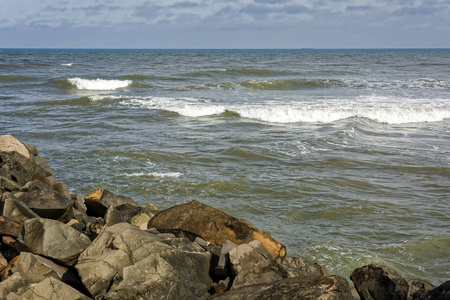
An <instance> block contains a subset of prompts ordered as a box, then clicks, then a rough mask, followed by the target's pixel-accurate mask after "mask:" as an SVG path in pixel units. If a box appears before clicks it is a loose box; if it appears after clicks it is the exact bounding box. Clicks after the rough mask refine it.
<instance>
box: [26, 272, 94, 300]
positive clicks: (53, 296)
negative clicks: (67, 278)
mask: <svg viewBox="0 0 450 300" xmlns="http://www.w3.org/2000/svg"><path fill="white" fill-rule="evenodd" d="M18 299H19V300H26V299H30V300H32V299H33V300H61V299H71V300H72V299H73V300H85V299H90V298H89V297H87V296H86V295H83V294H82V293H80V292H79V291H77V290H76V289H74V288H72V287H70V286H69V285H67V284H65V283H63V282H61V281H59V280H57V279H54V278H52V277H49V278H47V279H45V280H43V281H41V282H40V283H38V284H36V285H33V286H32V287H31V288H30V289H29V290H27V291H26V292H25V293H24V294H22V295H21V296H20V297H19V298H18Z"/></svg>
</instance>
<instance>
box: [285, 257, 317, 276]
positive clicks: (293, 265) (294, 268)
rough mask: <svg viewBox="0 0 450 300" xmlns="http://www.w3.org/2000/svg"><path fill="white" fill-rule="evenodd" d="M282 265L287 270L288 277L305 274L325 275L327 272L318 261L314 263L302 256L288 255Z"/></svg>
mask: <svg viewBox="0 0 450 300" xmlns="http://www.w3.org/2000/svg"><path fill="white" fill-rule="evenodd" d="M281 267H282V268H283V269H284V270H285V271H286V272H287V274H288V277H300V276H304V275H321V276H325V272H324V270H323V268H322V267H321V266H320V265H318V264H316V263H313V264H312V263H310V262H308V261H306V260H305V259H303V258H301V257H286V259H285V260H284V261H283V263H282V264H281Z"/></svg>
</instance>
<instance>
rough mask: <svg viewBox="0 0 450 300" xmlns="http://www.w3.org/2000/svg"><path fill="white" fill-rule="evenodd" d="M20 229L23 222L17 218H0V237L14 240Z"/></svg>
mask: <svg viewBox="0 0 450 300" xmlns="http://www.w3.org/2000/svg"><path fill="white" fill-rule="evenodd" d="M22 228H23V221H19V220H17V218H10V217H2V216H0V235H9V236H12V237H15V238H16V237H18V236H19V233H20V232H21V231H22Z"/></svg>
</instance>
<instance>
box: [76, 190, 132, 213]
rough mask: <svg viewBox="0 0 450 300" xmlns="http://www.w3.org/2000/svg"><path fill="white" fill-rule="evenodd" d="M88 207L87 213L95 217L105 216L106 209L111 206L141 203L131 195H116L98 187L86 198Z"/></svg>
mask: <svg viewBox="0 0 450 300" xmlns="http://www.w3.org/2000/svg"><path fill="white" fill-rule="evenodd" d="M84 202H85V204H86V207H87V213H88V215H90V216H94V217H102V218H104V217H105V214H106V211H107V210H108V208H110V207H115V206H119V205H122V204H130V205H134V206H138V207H139V205H138V204H137V203H136V202H134V201H133V199H131V198H130V197H126V196H121V195H116V194H114V193H112V192H110V191H108V190H105V189H97V190H95V191H93V192H92V193H90V194H89V195H87V196H86V197H85V198H84Z"/></svg>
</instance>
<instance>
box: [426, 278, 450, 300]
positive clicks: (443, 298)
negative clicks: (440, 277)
mask: <svg viewBox="0 0 450 300" xmlns="http://www.w3.org/2000/svg"><path fill="white" fill-rule="evenodd" d="M425 299H426V300H448V299H450V280H449V281H446V282H444V283H443V284H441V285H440V286H438V287H437V288H435V289H434V290H431V291H430V292H428V295H427V296H426V297H425Z"/></svg>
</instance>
